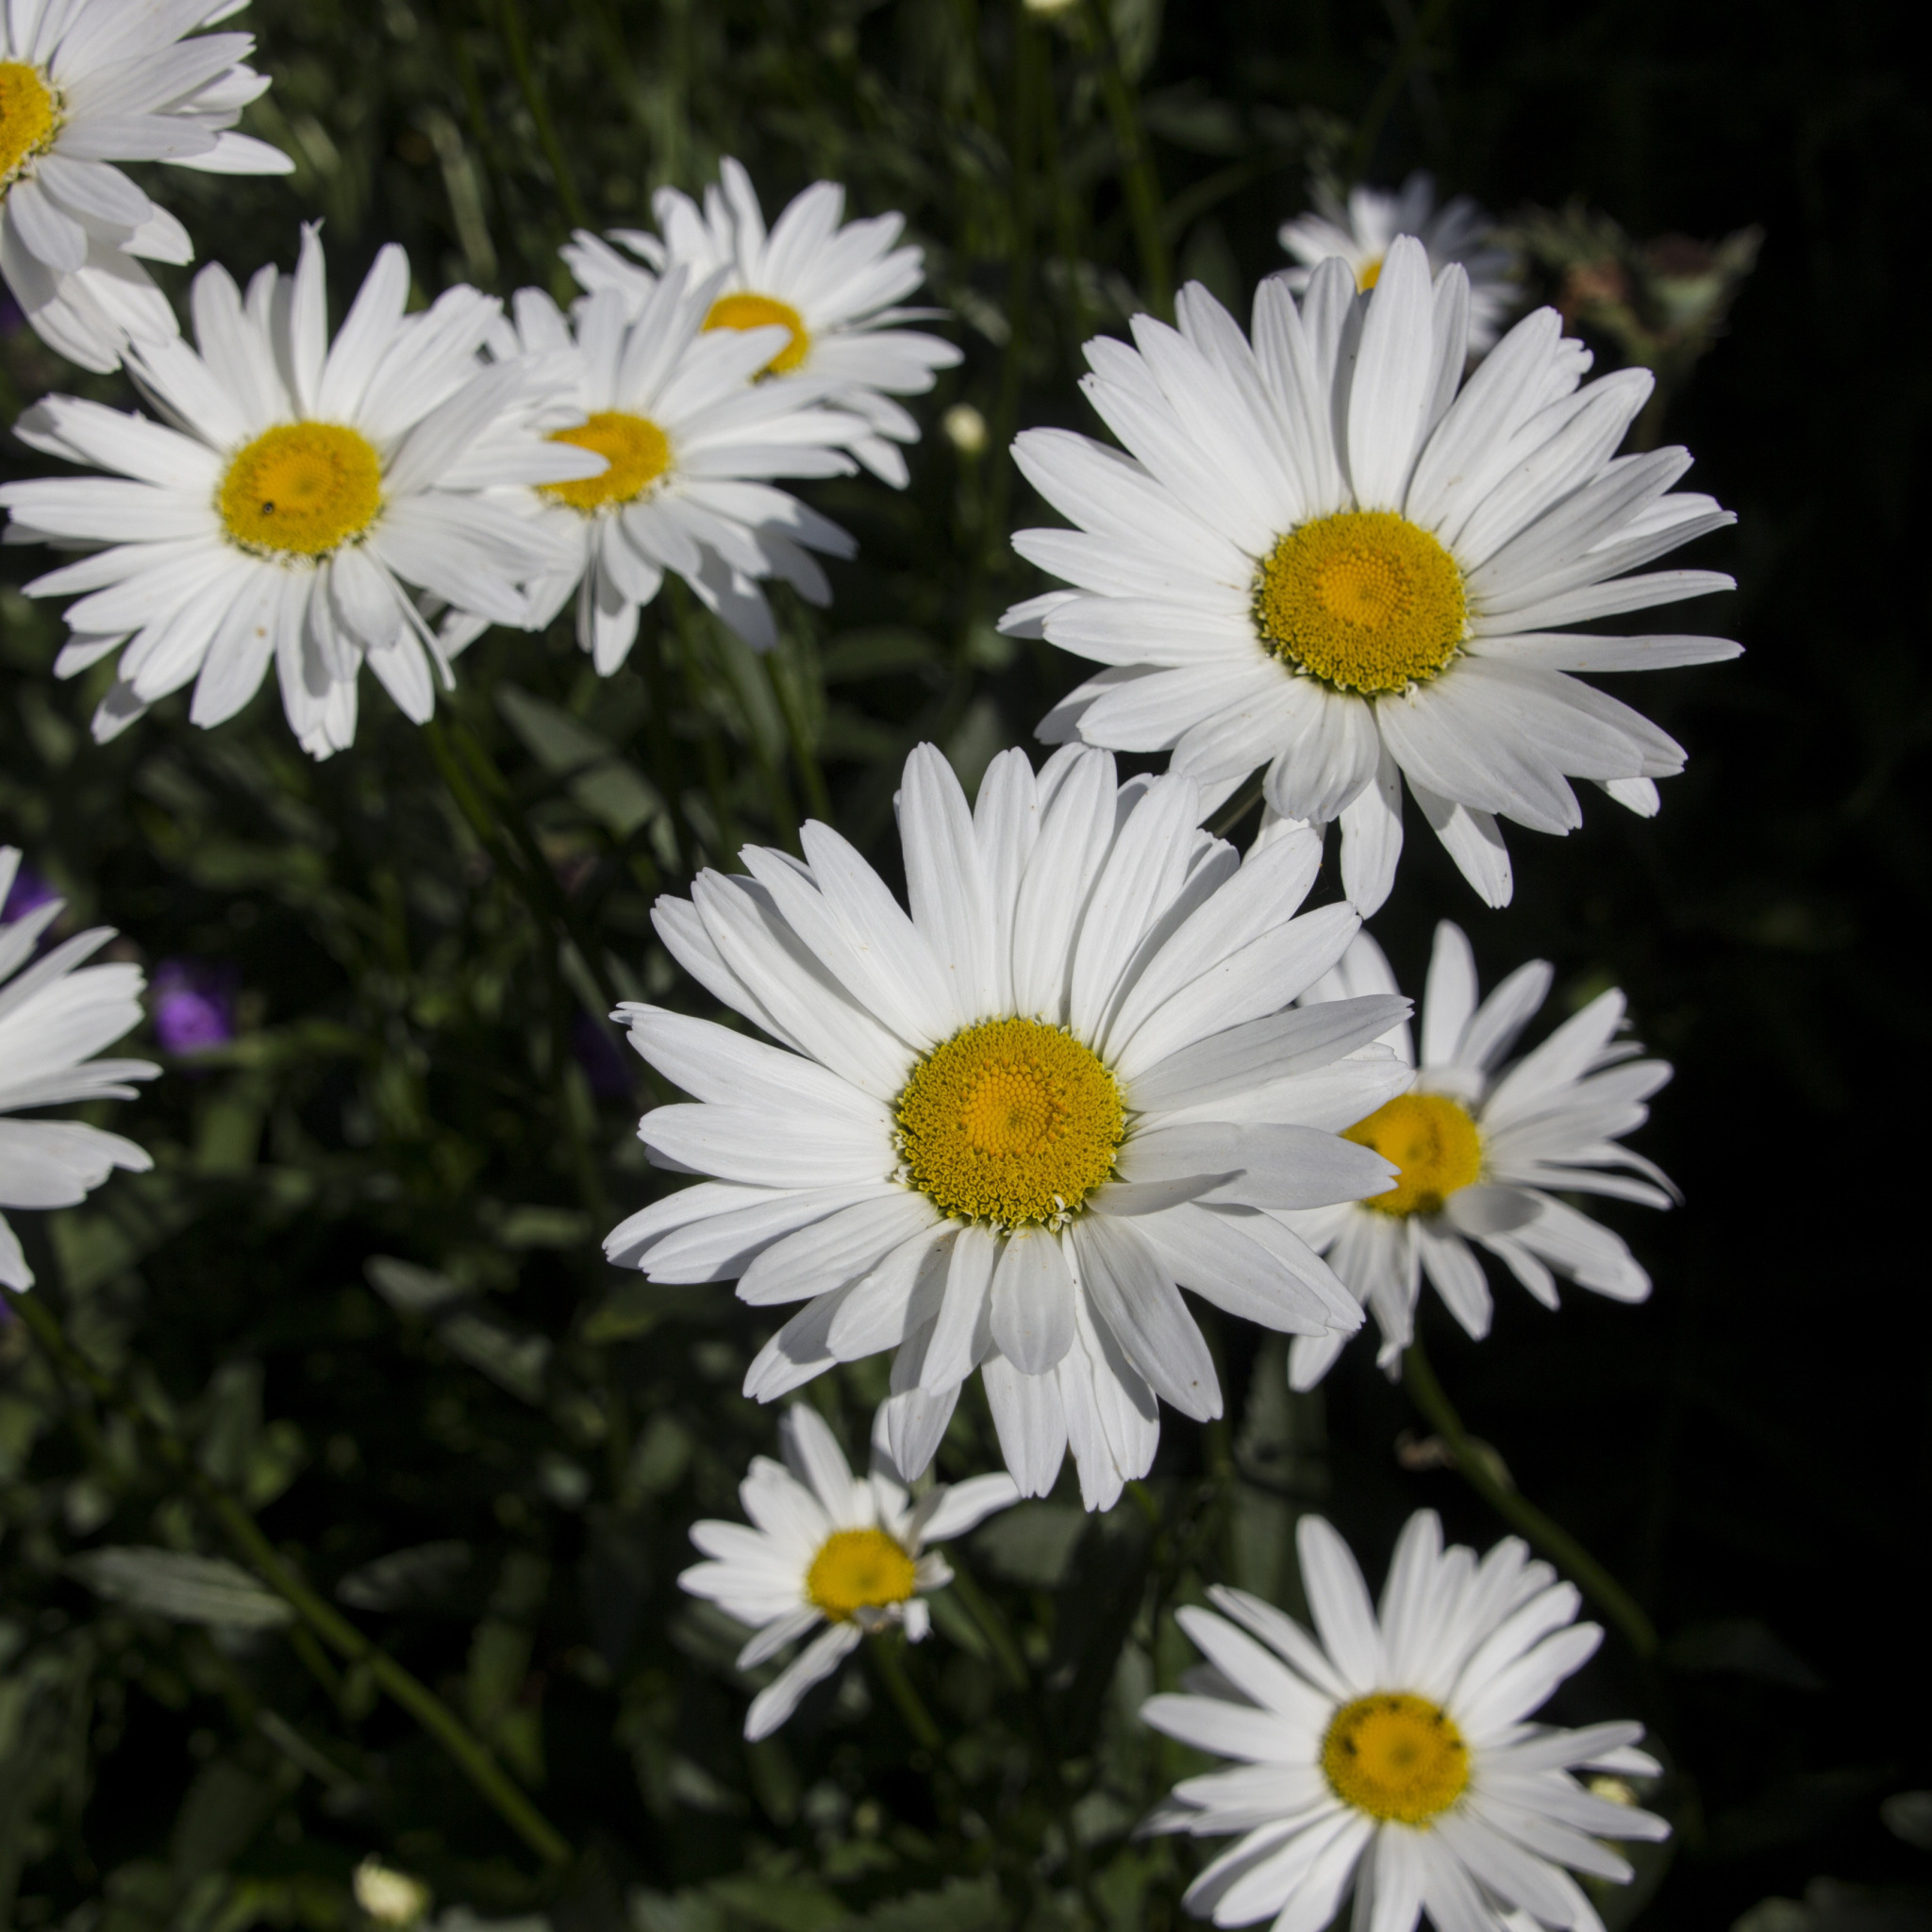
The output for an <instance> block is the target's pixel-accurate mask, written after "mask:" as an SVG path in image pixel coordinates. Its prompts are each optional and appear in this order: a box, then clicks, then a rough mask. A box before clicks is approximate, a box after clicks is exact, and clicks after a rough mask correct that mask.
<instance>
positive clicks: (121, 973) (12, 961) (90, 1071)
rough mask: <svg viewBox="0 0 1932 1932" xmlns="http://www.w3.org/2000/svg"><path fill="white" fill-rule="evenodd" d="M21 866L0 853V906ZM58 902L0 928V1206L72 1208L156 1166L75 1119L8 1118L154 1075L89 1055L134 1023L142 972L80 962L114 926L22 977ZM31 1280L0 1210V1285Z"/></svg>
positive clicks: (58, 950)
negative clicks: (115, 1180)
mask: <svg viewBox="0 0 1932 1932" xmlns="http://www.w3.org/2000/svg"><path fill="white" fill-rule="evenodd" d="M19 867H20V853H19V852H18V850H16V849H15V848H14V847H13V846H11V845H0V905H4V904H5V903H6V900H7V895H8V892H9V891H12V889H13V875H14V874H15V873H16V872H17V871H18V870H19ZM65 904H66V901H65V900H63V899H47V900H43V901H42V903H41V904H40V905H38V906H36V907H35V908H33V910H32V911H31V912H27V913H25V914H23V916H22V917H20V918H19V919H16V920H13V921H11V922H10V923H8V924H4V925H0V1208H72V1207H75V1205H76V1204H78V1203H79V1202H82V1201H84V1200H86V1199H87V1197H88V1194H89V1192H90V1191H92V1189H94V1188H97V1187H99V1186H100V1184H101V1183H102V1182H103V1181H104V1180H106V1179H107V1178H108V1174H111V1173H112V1172H113V1171H114V1170H115V1169H116V1168H117V1167H119V1168H125V1170H126V1171H127V1172H128V1173H129V1174H145V1173H146V1172H147V1171H148V1169H149V1168H150V1167H152V1166H153V1165H154V1163H153V1161H151V1160H150V1159H149V1158H148V1157H147V1155H146V1154H145V1152H143V1151H142V1149H141V1148H139V1147H137V1146H136V1145H135V1144H134V1142H133V1141H125V1140H123V1139H122V1138H121V1136H120V1135H119V1134H109V1133H105V1132H103V1131H102V1129H101V1128H99V1127H91V1126H89V1125H88V1124H86V1123H85V1122H84V1121H22V1120H15V1119H13V1118H12V1116H13V1115H14V1114H16V1113H18V1112H19V1111H20V1109H21V1108H29V1107H64V1106H67V1105H69V1104H70V1103H72V1102H74V1101H78V1100H132V1099H133V1098H134V1089H133V1088H132V1087H130V1086H128V1084H127V1083H128V1081H130V1080H152V1079H153V1078H154V1076H155V1075H156V1074H158V1073H159V1072H160V1069H159V1068H158V1066H156V1065H155V1064H154V1063H153V1062H152V1061H150V1060H97V1059H93V1058H90V1056H92V1055H93V1054H97V1053H99V1052H100V1050H101V1049H102V1047H104V1046H106V1045H108V1043H109V1042H110V1041H116V1040H119V1039H120V1038H121V1036H122V1035H123V1034H124V1033H125V1032H126V1031H127V1030H128V1028H129V1027H131V1026H136V1025H139V1024H141V1017H142V1015H141V993H142V985H143V983H144V982H143V981H142V974H141V968H140V967H139V966H131V965H125V964H122V963H119V962H116V963H112V964H109V965H106V966H86V967H82V966H81V964H80V962H81V961H82V960H83V959H85V958H88V956H89V955H90V954H92V953H97V952H99V951H100V949H101V948H102V947H103V946H104V945H106V944H107V942H108V941H109V940H110V939H112V938H113V937H114V929H113V927H112V926H108V925H97V926H94V927H92V929H91V930H89V931H87V932H79V933H75V936H74V937H73V938H72V939H71V940H62V941H61V942H60V943H59V944H58V946H55V947H53V948H52V949H51V950H50V951H49V952H48V953H47V955H46V957H45V958H42V959H37V960H35V961H34V963H33V964H32V965H31V966H27V967H26V971H25V972H24V973H23V972H21V970H20V969H21V968H22V966H24V965H25V963H26V961H27V960H28V959H30V958H33V951H34V948H35V947H36V946H37V945H38V944H39V943H40V940H41V935H42V933H44V932H45V931H46V929H47V928H48V926H49V925H51V924H53V923H54V921H55V920H56V919H58V917H59V916H60V908H62V906H64V905H65ZM76 967H79V968H80V970H79V971H78V972H76V971H75V968H76ZM16 975H18V976H16ZM33 1280H34V1275H33V1270H32V1269H31V1268H29V1267H28V1266H27V1264H26V1257H25V1255H23V1254H22V1253H21V1251H20V1240H19V1237H18V1236H16V1235H15V1234H14V1232H13V1230H12V1228H10V1227H9V1226H8V1224H7V1217H6V1215H5V1214H4V1213H0V1281H4V1282H5V1283H6V1284H7V1285H8V1288H31V1287H32V1286H33Z"/></svg>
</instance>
